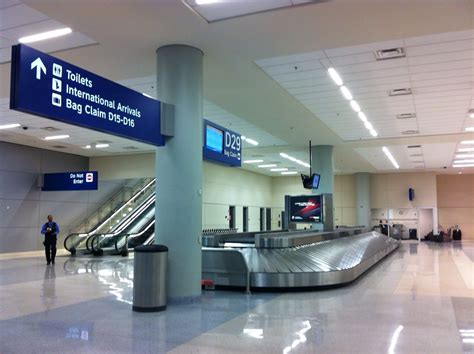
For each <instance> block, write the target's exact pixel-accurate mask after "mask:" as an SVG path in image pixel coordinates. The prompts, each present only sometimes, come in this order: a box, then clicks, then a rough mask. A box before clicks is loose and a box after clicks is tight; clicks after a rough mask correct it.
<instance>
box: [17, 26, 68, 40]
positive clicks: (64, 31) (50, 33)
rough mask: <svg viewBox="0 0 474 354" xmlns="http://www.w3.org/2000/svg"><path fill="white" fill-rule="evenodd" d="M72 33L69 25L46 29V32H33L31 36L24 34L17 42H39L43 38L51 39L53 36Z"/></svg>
mask: <svg viewBox="0 0 474 354" xmlns="http://www.w3.org/2000/svg"><path fill="white" fill-rule="evenodd" d="M69 33H72V29H70V28H69V27H66V28H60V29H57V30H53V31H48V32H42V33H38V34H33V35H31V36H26V37H21V38H20V39H19V40H18V42H20V43H33V42H39V41H44V40H45V39H51V38H55V37H60V36H64V35H66V34H69Z"/></svg>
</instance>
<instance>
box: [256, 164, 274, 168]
mask: <svg viewBox="0 0 474 354" xmlns="http://www.w3.org/2000/svg"><path fill="white" fill-rule="evenodd" d="M270 167H276V164H274V163H271V164H268V165H258V168H270Z"/></svg>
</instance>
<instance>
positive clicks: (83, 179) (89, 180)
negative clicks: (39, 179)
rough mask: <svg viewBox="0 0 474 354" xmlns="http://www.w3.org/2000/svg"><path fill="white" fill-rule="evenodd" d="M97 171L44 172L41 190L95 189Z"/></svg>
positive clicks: (97, 184) (96, 186)
mask: <svg viewBox="0 0 474 354" xmlns="http://www.w3.org/2000/svg"><path fill="white" fill-rule="evenodd" d="M98 177H99V176H98V173H97V171H82V172H64V173H45V174H44V176H43V187H42V188H41V190H42V191H45V192H51V191H90V190H97V189H98V186H99V183H98Z"/></svg>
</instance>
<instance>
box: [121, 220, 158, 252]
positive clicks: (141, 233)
mask: <svg viewBox="0 0 474 354" xmlns="http://www.w3.org/2000/svg"><path fill="white" fill-rule="evenodd" d="M153 225H155V219H150V221H149V222H148V224H147V225H146V226H145V227H144V228H143V230H142V231H140V232H138V233H136V234H123V235H122V236H126V242H127V243H128V239H129V238H132V239H133V238H136V237H140V236H141V235H143V234H144V233H145V232H147V231H148V230H149V229H150V228H151V227H152V226H153ZM121 239H122V238H117V239H116V240H115V250H116V251H119V247H118V242H119V241H120V240H121Z"/></svg>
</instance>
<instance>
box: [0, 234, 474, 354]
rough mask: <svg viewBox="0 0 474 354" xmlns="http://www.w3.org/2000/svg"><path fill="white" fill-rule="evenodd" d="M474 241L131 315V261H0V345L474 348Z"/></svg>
mask: <svg viewBox="0 0 474 354" xmlns="http://www.w3.org/2000/svg"><path fill="white" fill-rule="evenodd" d="M473 254H474V243H468V242H463V243H462V244H442V245H441V244H431V243H424V242H423V243H420V244H418V243H413V242H412V243H408V242H407V243H403V244H402V247H401V249H400V250H399V251H397V252H395V253H394V254H393V255H391V256H389V257H388V258H387V259H386V260H385V261H383V262H382V263H381V264H379V265H377V266H376V267H375V268H373V269H372V270H371V271H369V272H368V273H367V274H366V275H365V276H363V277H362V278H361V279H359V280H358V281H357V282H355V283H354V284H352V285H350V286H347V287H344V288H338V289H331V290H324V291H312V292H290V293H280V294H275V293H270V294H267V293H260V292H254V293H253V294H251V295H245V294H243V292H240V291H233V292H227V291H216V292H205V293H204V294H203V296H202V299H201V301H199V302H197V303H192V304H185V305H173V306H170V307H169V309H168V310H167V311H165V312H162V313H154V314H142V313H134V312H132V311H131V305H130V302H131V295H132V278H133V267H132V266H133V261H132V260H131V259H123V258H103V259H96V258H94V259H84V258H77V259H69V258H67V257H60V258H57V262H56V265H55V266H54V268H53V267H47V266H46V265H44V260H43V259H42V258H41V257H31V258H28V257H25V256H24V255H22V257H21V258H15V257H0V353H2V354H7V353H135V352H136V353H161V352H168V351H171V352H173V353H220V352H230V353H390V354H391V353H449V354H452V353H463V352H466V353H474V262H473V258H472V255H473Z"/></svg>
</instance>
